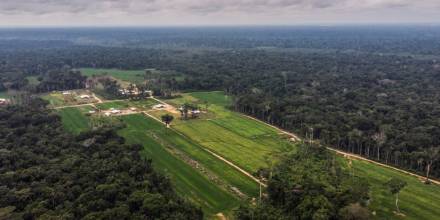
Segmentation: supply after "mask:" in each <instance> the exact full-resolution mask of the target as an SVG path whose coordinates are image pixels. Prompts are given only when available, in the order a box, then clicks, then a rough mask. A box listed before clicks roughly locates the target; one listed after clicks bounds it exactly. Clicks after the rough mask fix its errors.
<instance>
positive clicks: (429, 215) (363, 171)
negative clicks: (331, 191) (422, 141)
mask: <svg viewBox="0 0 440 220" xmlns="http://www.w3.org/2000/svg"><path fill="white" fill-rule="evenodd" d="M353 167H354V168H355V175H358V176H361V177H363V178H366V179H367V180H368V182H369V183H370V185H371V196H372V201H371V204H370V209H371V211H376V213H377V214H376V219H439V217H440V202H439V201H440V186H437V185H426V184H424V183H422V182H421V181H420V180H419V179H417V178H415V177H412V176H409V175H406V174H404V173H401V172H398V171H395V170H392V169H389V168H384V167H381V166H378V165H375V164H371V163H368V162H365V161H353ZM392 177H398V178H401V179H403V180H405V181H406V182H407V183H408V185H407V186H406V187H405V188H404V189H403V190H402V191H401V193H400V196H399V207H400V209H401V211H402V212H403V214H405V215H406V217H405V218H401V217H398V216H396V215H394V214H393V211H394V210H395V203H394V202H395V200H394V196H393V195H391V193H390V192H389V191H388V189H387V188H386V186H385V183H386V182H387V181H388V180H390V179H391V178H392Z"/></svg>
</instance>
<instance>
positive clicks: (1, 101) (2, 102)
mask: <svg viewBox="0 0 440 220" xmlns="http://www.w3.org/2000/svg"><path fill="white" fill-rule="evenodd" d="M8 103H9V99H0V105H7V104H8Z"/></svg>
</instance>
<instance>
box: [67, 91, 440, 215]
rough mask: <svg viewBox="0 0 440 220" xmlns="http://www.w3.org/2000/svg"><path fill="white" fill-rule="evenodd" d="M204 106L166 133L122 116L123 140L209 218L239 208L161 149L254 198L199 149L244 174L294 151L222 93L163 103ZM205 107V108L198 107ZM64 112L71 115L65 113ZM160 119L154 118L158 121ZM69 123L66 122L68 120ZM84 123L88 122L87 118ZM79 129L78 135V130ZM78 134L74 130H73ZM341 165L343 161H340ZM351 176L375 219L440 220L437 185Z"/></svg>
mask: <svg viewBox="0 0 440 220" xmlns="http://www.w3.org/2000/svg"><path fill="white" fill-rule="evenodd" d="M204 101H208V103H209V109H208V117H201V118H200V119H194V120H187V121H183V120H180V119H178V118H176V119H175V120H174V121H173V123H172V124H173V125H172V128H173V129H175V130H176V131H178V132H180V133H181V134H179V133H176V132H174V131H173V129H165V128H164V126H163V125H161V124H160V123H159V122H157V121H155V120H153V119H151V118H147V117H145V116H142V115H130V116H123V117H122V118H123V120H124V122H125V123H126V124H127V125H128V126H127V128H125V129H123V130H122V131H121V135H122V136H124V137H126V138H127V140H129V141H131V142H133V143H141V144H143V145H144V146H145V151H144V152H143V153H144V154H145V155H146V156H147V157H151V158H152V159H153V161H155V162H154V163H155V164H156V165H157V166H158V168H159V169H161V170H162V171H164V172H166V173H168V175H169V176H170V177H171V179H172V180H173V183H175V185H176V188H177V190H178V192H179V193H181V194H182V195H184V196H185V197H187V198H190V199H191V200H193V201H195V202H197V203H198V204H202V206H203V208H204V209H205V210H208V212H209V213H215V212H218V210H222V211H227V210H230V209H231V208H233V207H235V206H236V205H237V204H239V202H238V200H237V199H235V197H233V196H231V195H230V194H229V193H227V192H225V191H224V190H223V189H222V188H221V187H218V186H217V185H216V184H213V183H212V181H209V180H208V179H207V177H206V175H202V174H200V172H199V171H196V170H195V168H193V167H191V166H189V165H187V163H185V162H182V161H181V160H179V159H177V158H176V156H175V155H173V154H172V153H170V152H169V151H167V150H165V149H171V151H172V149H177V150H179V151H180V152H184V153H185V155H188V156H189V157H190V158H192V159H194V160H196V161H198V162H199V163H200V164H201V165H202V166H203V167H205V168H206V169H208V170H209V171H210V172H212V173H213V174H214V175H216V176H218V177H221V178H222V180H223V181H224V182H226V183H227V184H228V185H231V186H234V187H236V188H238V189H239V190H240V191H241V192H243V193H245V194H247V195H250V196H255V195H256V193H255V192H256V190H258V186H257V185H256V184H255V183H254V182H252V181H251V180H249V179H248V178H247V177H245V176H243V175H242V174H240V173H238V172H237V171H236V170H234V169H232V168H231V167H229V166H227V165H225V164H224V163H222V162H221V161H219V160H218V159H217V158H214V157H213V156H212V155H210V154H209V153H207V152H206V151H204V150H203V148H208V149H210V150H212V151H215V152H216V153H218V154H220V155H222V156H223V157H225V158H227V159H228V160H230V161H232V162H234V163H235V164H237V165H239V166H240V167H243V168H244V169H246V170H248V171H250V172H254V171H256V169H258V168H260V167H264V166H268V165H270V163H273V162H274V161H275V160H274V159H273V158H274V157H276V155H277V153H278V152H283V151H286V150H290V149H294V148H295V147H294V145H293V144H292V143H290V141H289V140H288V139H287V138H286V137H284V136H283V135H280V134H279V131H278V130H276V129H274V128H272V127H270V126H267V125H265V124H263V123H261V122H258V121H255V120H252V119H249V118H247V117H245V116H242V115H241V114H238V113H235V112H231V111H229V110H228V109H227V108H225V106H227V105H229V103H230V101H231V100H230V98H228V97H225V96H224V94H223V93H221V92H198V93H189V94H183V95H182V97H180V98H177V99H172V100H167V102H169V103H171V104H174V105H176V106H179V105H181V104H183V103H185V102H194V103H199V104H200V105H201V106H203V104H201V103H204ZM202 108H203V107H202ZM63 111H68V112H70V111H71V110H69V109H66V110H63ZM159 115H160V114H159V113H158V115H157V116H159ZM62 117H63V123H64V124H66V125H68V126H67V127H71V128H70V129H71V130H72V131H74V132H75V131H76V129H72V127H76V128H81V129H87V128H85V127H84V125H85V124H81V123H73V122H72V121H82V119H81V118H82V117H84V116H83V115H81V111H79V113H78V112H70V113H64V114H62ZM64 118H67V119H69V118H70V120H66V119H64ZM86 119H87V118H86ZM81 129H79V130H81ZM76 132H77V131H76ZM340 160H341V161H343V160H346V159H344V158H342V157H340ZM353 167H354V170H355V171H354V172H355V175H358V176H360V177H362V178H364V179H366V181H368V182H369V184H370V185H371V201H370V205H369V208H370V210H371V211H373V212H374V213H375V216H374V219H437V218H438V217H439V216H440V203H439V201H440V186H437V185H426V184H423V183H422V182H421V181H420V180H419V179H417V178H415V177H412V176H409V175H406V174H403V173H400V172H398V171H395V170H392V169H389V168H384V167H381V166H378V165H375V164H371V163H368V162H364V161H353ZM392 177H399V178H402V179H404V180H405V181H406V182H408V186H406V187H405V188H404V189H403V191H402V192H401V195H400V203H399V204H400V208H401V211H402V212H403V213H404V214H405V215H406V217H399V216H396V215H395V214H394V213H393V211H394V209H395V205H394V197H393V196H392V195H391V193H390V192H388V190H387V188H386V187H385V183H386V182H387V181H388V180H389V179H391V178H392Z"/></svg>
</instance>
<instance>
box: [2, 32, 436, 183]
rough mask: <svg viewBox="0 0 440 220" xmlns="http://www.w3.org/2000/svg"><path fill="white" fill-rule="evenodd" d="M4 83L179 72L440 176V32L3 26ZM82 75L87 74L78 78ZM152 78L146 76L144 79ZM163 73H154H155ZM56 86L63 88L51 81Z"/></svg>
mask: <svg viewBox="0 0 440 220" xmlns="http://www.w3.org/2000/svg"><path fill="white" fill-rule="evenodd" d="M0 39H3V40H0V48H1V49H2V50H0V73H1V74H0V77H1V78H0V80H1V84H0V89H1V90H17V89H18V90H27V91H40V90H39V89H38V88H35V86H34V85H31V84H29V83H27V81H26V80H25V77H27V76H38V77H40V80H42V82H43V83H44V82H46V81H47V82H46V83H55V84H56V83H59V84H60V87H58V88H62V87H63V85H65V83H64V82H63V81H62V80H57V81H55V82H48V81H49V80H50V79H49V78H50V77H47V76H48V74H53V73H50V72H54V71H55V72H56V71H58V72H60V73H61V72H62V73H64V75H65V76H69V74H67V73H68V72H70V71H72V69H75V68H80V67H96V68H119V69H132V70H135V69H136V70H137V69H145V68H155V69H159V70H171V71H175V72H177V73H179V74H181V76H182V77H181V78H183V80H176V79H175V78H174V76H166V75H164V76H160V79H159V81H160V84H161V88H167V89H171V90H173V91H185V90H224V91H226V92H227V93H228V94H230V95H233V96H234V97H235V98H234V100H235V101H234V105H233V106H231V108H233V109H235V110H236V111H240V112H243V113H246V114H249V115H252V116H255V117H257V118H260V119H262V120H265V121H267V122H269V123H271V124H274V125H277V126H280V127H282V128H284V129H287V130H291V131H294V132H297V133H299V134H300V135H302V136H303V137H306V138H308V139H313V140H319V141H320V143H322V144H325V145H329V146H333V147H336V148H338V149H342V150H344V151H347V152H352V153H355V154H359V155H362V156H364V157H367V158H370V159H374V160H378V161H381V162H383V163H387V164H391V165H394V166H398V167H402V168H405V169H407V170H412V171H416V172H419V173H422V174H424V175H429V176H434V177H440V160H439V149H440V138H439V137H440V103H439V100H440V90H439V89H438V88H440V59H439V58H440V28H439V27H435V26H432V27H431V26H424V27H414V26H413V27H411V26H409V27H407V26H401V27H392V28H391V27H375V28H373V27H362V28H354V27H338V28H333V29H332V28H325V27H321V28H309V27H303V28H281V27H279V28H274V27H272V28H263V27H260V28H250V27H248V28H243V29H239V28H237V29H228V30H225V29H222V28H218V29H215V28H212V29H206V30H202V29H197V28H194V29H182V30H179V29H167V28H159V29H124V31H122V30H118V29H100V30H93V29H73V30H68V31H64V32H63V31H61V30H59V31H56V30H49V31H46V32H44V31H38V30H14V31H11V30H6V29H5V30H1V31H0ZM78 77H80V76H78ZM146 77H147V76H146ZM156 80H157V79H156ZM53 86H55V87H56V85H53Z"/></svg>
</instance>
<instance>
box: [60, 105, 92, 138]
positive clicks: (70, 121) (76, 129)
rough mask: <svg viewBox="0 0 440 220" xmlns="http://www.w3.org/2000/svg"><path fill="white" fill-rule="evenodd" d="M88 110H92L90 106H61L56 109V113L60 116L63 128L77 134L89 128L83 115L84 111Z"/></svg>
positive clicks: (87, 121) (87, 120)
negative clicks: (61, 107)
mask: <svg viewBox="0 0 440 220" xmlns="http://www.w3.org/2000/svg"><path fill="white" fill-rule="evenodd" d="M89 110H92V107H90V106H84V107H80V108H63V109H60V110H58V113H59V114H60V116H61V120H62V123H63V126H64V128H65V129H66V130H68V131H69V132H72V133H74V134H79V133H81V132H82V131H86V130H88V129H90V123H89V119H88V118H87V116H85V113H86V112H87V111H89Z"/></svg>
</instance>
